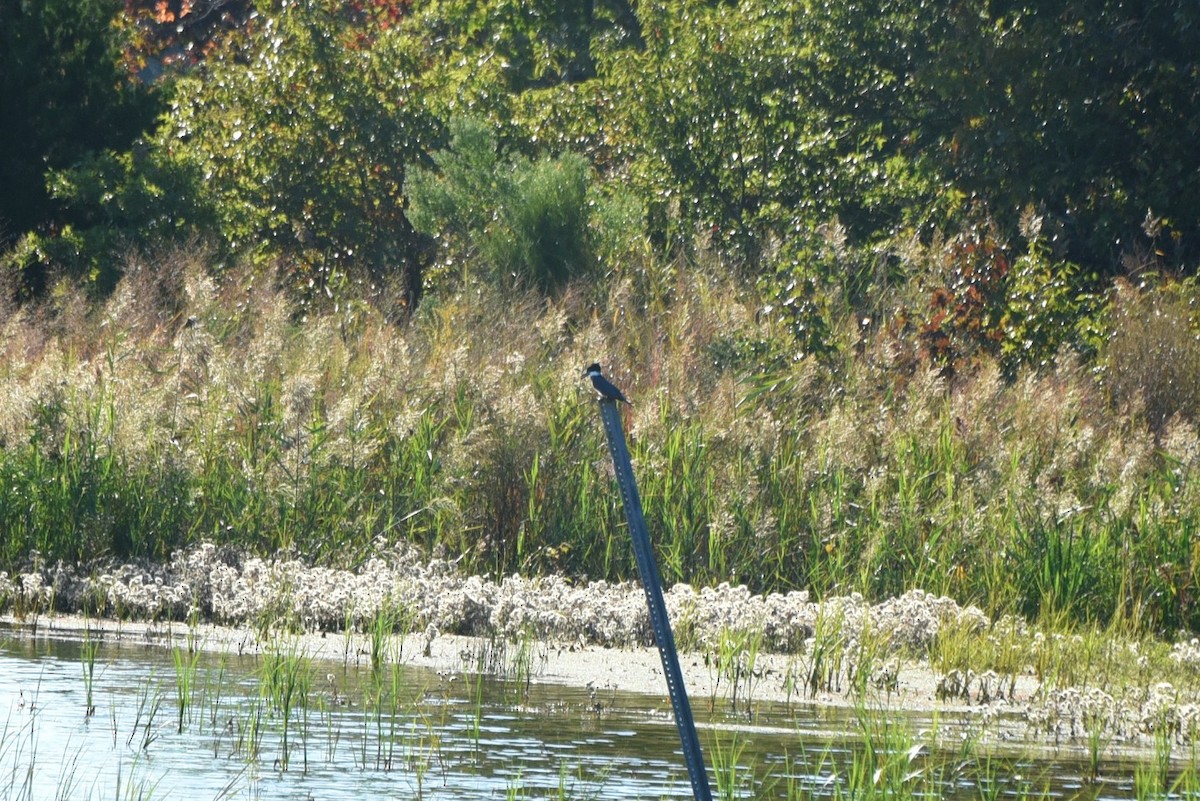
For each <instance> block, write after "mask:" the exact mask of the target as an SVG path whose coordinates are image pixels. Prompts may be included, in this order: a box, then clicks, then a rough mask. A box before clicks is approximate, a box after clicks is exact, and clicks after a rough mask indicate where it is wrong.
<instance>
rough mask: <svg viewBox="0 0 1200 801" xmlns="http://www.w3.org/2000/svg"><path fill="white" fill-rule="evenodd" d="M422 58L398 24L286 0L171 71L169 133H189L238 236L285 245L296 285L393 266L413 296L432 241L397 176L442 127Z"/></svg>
mask: <svg viewBox="0 0 1200 801" xmlns="http://www.w3.org/2000/svg"><path fill="white" fill-rule="evenodd" d="M420 72H421V67H420V57H419V53H418V52H417V51H416V50H415V48H414V47H413V42H412V41H411V40H410V39H407V38H405V37H403V36H401V35H400V34H399V33H398V32H397V31H395V30H394V29H387V30H381V31H379V32H378V33H377V35H374V36H366V35H364V34H363V32H361V31H357V30H355V29H354V28H353V27H351V26H349V25H348V24H347V23H346V22H345V20H344V19H343V17H342V16H341V15H340V13H339V11H338V4H336V3H332V2H326V1H325V0H303V2H294V3H291V2H288V3H283V4H282V5H281V6H279V7H278V8H275V9H272V10H270V11H265V10H264V12H263V13H262V14H260V16H259V17H258V18H257V19H256V20H255V21H254V22H253V24H252V25H250V26H249V27H247V28H246V29H245V30H244V31H242V33H241V35H240V36H239V37H238V38H236V39H235V40H234V41H233V42H231V43H230V44H228V45H227V46H225V47H222V48H220V49H219V50H217V51H216V52H215V53H214V55H213V56H210V58H209V59H208V61H207V62H206V63H205V65H204V68H203V69H202V70H201V71H199V72H196V73H194V74H190V75H188V76H186V77H184V78H181V79H180V80H179V85H178V97H177V101H176V103H175V104H174V110H173V113H172V115H171V117H170V119H169V121H168V126H167V129H166V131H165V132H164V136H167V137H174V138H178V139H179V140H181V141H182V142H183V143H184V147H185V154H186V156H187V157H188V158H190V159H191V160H192V161H193V163H194V164H195V166H196V168H197V169H198V170H199V171H200V172H201V174H202V175H203V176H204V178H205V182H204V186H203V193H204V200H205V201H206V202H207V203H209V204H211V206H212V207H213V208H214V209H215V211H216V215H217V218H218V220H219V223H220V227H221V231H222V233H223V234H224V236H225V237H226V239H227V240H228V242H229V243H230V244H231V245H232V246H233V247H234V248H235V249H239V250H243V249H244V250H250V251H254V252H258V253H262V254H272V253H273V254H279V253H283V254H288V255H290V256H291V257H293V259H294V262H293V263H294V268H293V269H294V271H295V274H294V280H295V283H296V284H297V285H298V286H301V287H310V288H312V287H318V288H324V287H326V286H328V285H330V283H331V282H332V281H333V280H334V279H335V277H336V276H337V275H339V274H345V275H351V276H353V277H356V278H359V279H362V278H366V279H369V280H371V281H378V280H380V279H382V278H384V277H389V276H393V275H396V276H397V277H398V278H399V282H400V284H401V286H402V292H403V299H402V300H403V303H404V304H405V305H406V306H407V307H408V308H409V309H411V308H412V306H413V305H414V304H415V303H416V301H417V300H418V298H419V295H420V292H421V286H422V270H423V268H424V266H425V264H426V262H427V258H428V254H427V250H428V245H427V243H426V242H424V240H423V239H422V238H421V237H419V236H418V235H417V234H416V232H415V231H414V230H413V228H412V225H411V224H410V223H409V221H408V216H407V212H406V208H405V207H406V203H407V200H406V194H405V179H406V177H407V174H408V170H409V169H410V167H411V166H412V165H413V164H415V163H417V162H419V161H420V160H421V159H422V158H424V156H425V154H426V152H427V151H428V150H429V149H430V148H431V147H433V146H434V145H435V144H436V142H437V140H438V136H439V125H438V123H437V121H436V120H435V119H434V118H433V117H432V115H431V114H429V113H428V112H427V111H426V110H425V108H424V104H423V97H422V92H421V90H420V83H419V81H420Z"/></svg>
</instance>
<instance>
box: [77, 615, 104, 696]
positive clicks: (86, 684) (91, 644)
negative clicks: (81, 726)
mask: <svg viewBox="0 0 1200 801" xmlns="http://www.w3.org/2000/svg"><path fill="white" fill-rule="evenodd" d="M99 649H100V642H99V640H96V639H94V638H93V637H92V627H91V625H90V624H89V622H88V621H87V620H86V619H85V621H84V626H83V642H82V643H81V644H80V646H79V662H80V666H81V667H82V668H83V691H84V695H85V701H84V704H85V707H84V713H83V715H84V717H86V718H90V717H91V716H92V715H94V714H96V703H95V701H94V700H93V698H92V689H93V688H94V686H95V683H96V653H97V651H98V650H99Z"/></svg>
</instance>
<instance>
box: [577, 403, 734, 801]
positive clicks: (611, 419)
mask: <svg viewBox="0 0 1200 801" xmlns="http://www.w3.org/2000/svg"><path fill="white" fill-rule="evenodd" d="M599 403H600V417H601V418H602V419H603V420H604V432H605V434H607V435H608V450H609V453H611V454H612V460H613V469H614V470H615V471H616V475H617V485H618V486H619V487H620V489H621V503H622V505H623V506H624V507H625V520H626V521H627V522H628V523H629V536H630V537H631V538H632V539H633V555H634V557H635V558H636V559H637V566H638V573H639V574H640V575H641V577H642V588H643V589H644V590H645V591H646V606H647V607H648V608H649V610H650V625H651V627H652V629H653V631H654V642H655V643H656V644H657V645H658V655H659V656H660V657H661V658H662V666H663V675H664V676H665V677H666V679H667V691H668V692H669V693H670V695H671V708H672V709H673V710H674V712H675V726H676V728H678V729H679V741H680V743H681V744H682V745H683V759H684V762H686V763H687V769H688V777H689V778H690V779H691V782H692V796H693V797H694V798H695V799H696V801H712V790H711V788H710V787H709V784H708V771H707V770H706V769H705V767H704V755H703V754H702V753H701V752H700V739H699V738H698V737H697V736H696V722H695V720H694V719H693V718H692V706H691V704H690V703H688V697H687V688H686V687H684V684H683V671H682V670H681V669H680V667H679V655H678V654H677V653H676V652H675V635H674V634H673V633H672V632H671V621H670V620H669V619H668V618H667V604H666V601H665V600H664V599H663V592H662V583H661V582H660V581H659V578H658V564H657V562H655V560H654V551H653V550H652V549H651V547H650V535H649V533H647V531H646V519H645V517H644V516H643V515H642V499H641V498H640V497H639V496H638V489H637V482H636V481H635V480H634V477H633V465H632V464H631V463H630V460H629V449H628V448H627V447H626V445H625V430H624V429H623V428H622V426H621V411H620V409H618V408H617V403H616V401H613V400H609V399H603V400H601V401H599Z"/></svg>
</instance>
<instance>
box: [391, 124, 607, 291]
mask: <svg viewBox="0 0 1200 801" xmlns="http://www.w3.org/2000/svg"><path fill="white" fill-rule="evenodd" d="M451 135H452V137H451V143H450V147H449V149H447V150H445V151H443V152H442V153H440V154H438V155H437V157H436V158H435V161H436V162H437V170H436V171H434V170H428V169H423V170H420V171H418V172H417V173H416V174H414V176H413V181H412V198H413V208H412V214H413V220H414V222H415V223H416V225H417V227H418V228H420V229H422V230H425V231H428V232H430V233H434V234H436V235H437V236H438V237H439V238H441V239H442V241H443V243H444V244H445V246H446V255H447V257H448V260H447V264H449V263H452V262H453V260H454V259H456V258H468V257H469V256H470V254H472V253H477V254H479V256H480V257H482V260H483V262H484V263H485V265H486V270H487V271H488V274H489V277H490V278H491V279H492V280H494V281H498V282H500V283H502V284H503V283H516V284H518V285H526V286H532V287H536V288H538V289H541V290H542V291H546V292H549V291H553V290H555V289H557V288H559V287H561V286H563V285H564V284H565V283H566V282H567V281H568V280H569V279H570V278H572V277H573V276H575V275H578V274H580V273H583V272H586V271H587V270H588V269H590V268H591V266H592V265H593V263H594V261H595V258H594V256H593V246H592V242H591V236H590V234H589V230H588V226H589V221H590V215H591V210H590V207H589V203H588V191H589V188H590V185H591V168H590V166H589V164H588V162H587V160H586V159H585V158H583V157H582V156H579V155H577V154H574V153H564V154H562V155H560V156H558V157H557V158H542V159H540V160H537V161H532V160H530V159H526V158H524V157H519V156H518V157H514V158H512V159H509V160H506V159H502V158H501V155H500V153H499V151H498V149H497V144H496V139H495V136H494V135H493V133H492V131H491V129H490V128H489V127H488V126H487V125H485V124H484V123H481V122H478V121H474V120H463V119H460V120H456V121H453V122H452V123H451Z"/></svg>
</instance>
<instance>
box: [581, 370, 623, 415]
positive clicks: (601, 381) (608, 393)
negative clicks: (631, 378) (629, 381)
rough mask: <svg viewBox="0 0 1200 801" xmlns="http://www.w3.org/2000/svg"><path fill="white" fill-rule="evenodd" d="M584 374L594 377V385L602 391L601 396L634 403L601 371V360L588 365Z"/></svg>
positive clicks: (597, 390) (599, 391)
mask: <svg viewBox="0 0 1200 801" xmlns="http://www.w3.org/2000/svg"><path fill="white" fill-rule="evenodd" d="M583 374H584V375H585V376H587V377H588V378H590V379H592V386H593V387H595V388H596V392H598V393H600V397H601V398H607V399H608V400H615V401H620V402H621V403H624V404H626V405H628V406H632V405H633V404H632V403H630V402H629V401H628V400H626V399H625V396H624V395H622V394H621V390H619V389H617V388H616V387H614V386H613V385H612V383H611V382H610V381H609V380H608V379H607V378H605V377H604V375H603V374H602V373H601V372H600V363H599V362H593V363H592V364H590V365H588V367H587V369H586V370H584V371H583Z"/></svg>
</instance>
